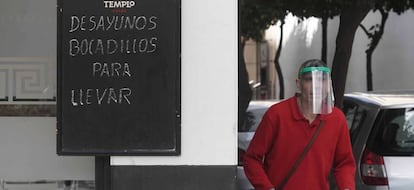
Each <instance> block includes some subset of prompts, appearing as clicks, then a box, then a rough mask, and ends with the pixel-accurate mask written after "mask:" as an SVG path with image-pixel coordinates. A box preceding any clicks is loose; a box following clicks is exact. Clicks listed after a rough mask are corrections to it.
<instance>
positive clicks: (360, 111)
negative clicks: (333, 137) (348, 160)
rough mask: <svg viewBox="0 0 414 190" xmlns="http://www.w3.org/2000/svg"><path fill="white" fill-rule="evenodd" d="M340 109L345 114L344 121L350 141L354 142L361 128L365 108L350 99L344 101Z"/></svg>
mask: <svg viewBox="0 0 414 190" xmlns="http://www.w3.org/2000/svg"><path fill="white" fill-rule="evenodd" d="M342 111H343V112H344V114H345V117H346V121H347V124H348V128H349V133H350V136H351V142H354V141H355V139H356V138H357V136H358V133H359V131H360V130H361V128H362V123H363V121H364V120H365V116H366V112H367V111H366V109H364V108H363V107H361V106H359V105H358V104H356V103H354V102H351V101H346V100H345V101H344V103H343V108H342Z"/></svg>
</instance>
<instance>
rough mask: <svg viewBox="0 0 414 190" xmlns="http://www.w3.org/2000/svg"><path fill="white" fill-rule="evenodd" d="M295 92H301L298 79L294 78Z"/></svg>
mask: <svg viewBox="0 0 414 190" xmlns="http://www.w3.org/2000/svg"><path fill="white" fill-rule="evenodd" d="M296 92H298V93H300V92H301V90H300V80H299V79H296Z"/></svg>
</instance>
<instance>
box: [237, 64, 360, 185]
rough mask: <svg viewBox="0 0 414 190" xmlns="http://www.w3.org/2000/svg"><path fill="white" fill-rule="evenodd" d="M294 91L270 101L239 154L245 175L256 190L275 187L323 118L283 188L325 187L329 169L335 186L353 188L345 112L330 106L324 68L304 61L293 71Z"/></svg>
mask: <svg viewBox="0 0 414 190" xmlns="http://www.w3.org/2000/svg"><path fill="white" fill-rule="evenodd" d="M296 85H297V87H298V90H299V92H298V93H296V94H295V96H293V97H291V98H289V99H287V100H284V101H282V102H279V103H277V104H275V105H273V106H271V107H270V108H269V109H268V111H267V112H266V113H265V115H264V116H263V118H262V121H261V123H260V125H259V127H258V129H257V130H256V133H255V135H254V137H253V139H252V141H251V142H250V145H249V148H248V149H247V151H246V154H245V157H244V162H243V163H244V170H245V173H246V176H247V177H248V179H249V180H250V182H251V183H252V184H253V186H254V187H255V188H256V190H274V189H276V190H280V189H281V188H280V187H279V186H280V185H281V183H282V181H283V180H284V178H285V177H286V176H287V175H288V173H289V171H290V170H291V169H292V168H293V167H294V163H295V161H296V160H297V159H298V158H299V156H300V154H301V153H302V152H303V150H304V149H305V147H306V145H307V144H308V143H309V142H310V139H311V138H312V136H313V135H314V134H315V131H316V130H317V128H318V127H319V124H320V123H321V122H323V124H322V126H321V129H320V132H319V133H318V136H316V140H315V141H314V143H313V144H312V146H311V148H310V150H309V152H307V154H306V155H305V156H304V158H303V160H302V161H301V162H300V163H299V165H298V166H297V169H296V170H295V171H294V173H293V174H292V175H291V177H290V178H288V180H287V182H286V183H285V186H284V188H283V189H284V190H329V181H328V178H329V175H330V172H331V169H332V167H333V172H334V175H335V179H336V182H337V185H338V188H339V190H354V189H355V181H354V176H355V160H354V157H353V154H352V147H351V143H350V138H349V132H348V127H347V122H346V119H345V116H344V115H343V113H342V112H341V110H339V109H338V108H335V107H334V106H333V93H332V87H331V80H330V70H329V68H328V67H326V64H325V63H324V62H323V61H321V60H308V61H306V62H305V63H303V64H302V65H301V67H300V69H299V72H298V79H297V80H296Z"/></svg>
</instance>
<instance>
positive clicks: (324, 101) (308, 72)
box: [298, 66, 334, 114]
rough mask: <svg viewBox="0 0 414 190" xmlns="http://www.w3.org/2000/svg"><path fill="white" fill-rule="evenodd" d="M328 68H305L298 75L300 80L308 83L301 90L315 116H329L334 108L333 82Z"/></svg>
mask: <svg viewBox="0 0 414 190" xmlns="http://www.w3.org/2000/svg"><path fill="white" fill-rule="evenodd" d="M330 71H331V70H330V69H329V68H328V67H323V66H322V67H304V68H302V69H301V70H300V71H299V73H298V78H299V79H300V80H301V81H302V82H303V83H306V85H305V86H304V87H302V88H303V89H301V91H302V93H306V94H302V96H303V97H306V98H307V100H306V101H304V102H302V103H307V104H308V106H309V107H311V108H312V112H313V113H314V114H329V113H331V112H332V109H333V107H334V96H333V90H332V82H331V78H330Z"/></svg>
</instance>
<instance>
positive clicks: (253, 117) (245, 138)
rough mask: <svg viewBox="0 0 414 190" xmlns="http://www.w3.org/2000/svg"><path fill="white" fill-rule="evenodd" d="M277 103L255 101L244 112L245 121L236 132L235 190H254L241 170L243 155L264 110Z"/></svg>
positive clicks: (273, 101)
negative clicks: (245, 115) (236, 164)
mask: <svg viewBox="0 0 414 190" xmlns="http://www.w3.org/2000/svg"><path fill="white" fill-rule="evenodd" d="M276 102H277V101H275V100H255V101H251V102H250V104H249V107H248V108H247V110H246V114H247V117H246V120H245V121H244V122H243V124H242V126H241V127H240V128H239V130H238V151H239V155H238V157H239V160H238V166H237V189H238V190H254V188H253V186H252V185H251V184H250V182H249V180H248V179H247V177H246V175H245V174H244V169H243V155H244V153H245V151H246V149H247V147H248V146H249V143H250V141H251V140H252V138H253V135H254V132H255V131H256V129H257V126H258V125H259V123H260V121H261V120H262V117H263V114H264V113H265V112H266V110H267V109H268V108H269V107H270V106H271V105H273V104H275V103H276Z"/></svg>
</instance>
